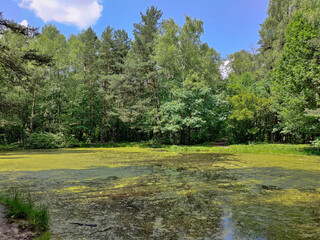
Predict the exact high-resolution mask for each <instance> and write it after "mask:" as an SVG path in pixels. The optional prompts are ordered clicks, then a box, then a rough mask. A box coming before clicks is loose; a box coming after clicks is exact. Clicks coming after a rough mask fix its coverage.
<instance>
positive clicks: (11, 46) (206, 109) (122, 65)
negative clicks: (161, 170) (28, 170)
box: [0, 0, 320, 148]
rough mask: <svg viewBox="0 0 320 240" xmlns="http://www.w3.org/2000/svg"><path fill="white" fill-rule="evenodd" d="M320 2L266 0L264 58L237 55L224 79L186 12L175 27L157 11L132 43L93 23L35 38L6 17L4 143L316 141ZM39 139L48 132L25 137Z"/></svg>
mask: <svg viewBox="0 0 320 240" xmlns="http://www.w3.org/2000/svg"><path fill="white" fill-rule="evenodd" d="M319 7H320V1H319V0H299V1H298V0H270V2H269V8H268V17H267V18H266V20H265V22H264V23H263V24H262V26H261V30H260V38H261V39H260V47H259V49H258V51H255V50H254V49H252V51H251V52H249V51H247V50H241V51H238V52H235V53H233V54H230V55H229V56H228V59H226V62H225V64H227V68H228V69H229V70H230V72H229V76H228V77H227V78H226V79H224V80H223V81H222V77H221V74H220V71H219V69H221V58H220V55H219V53H217V52H216V51H215V49H214V48H212V47H210V46H209V45H208V44H207V43H204V42H203V41H202V40H201V37H202V35H203V33H204V28H203V22H202V20H198V19H196V18H192V17H189V16H187V15H186V16H185V22H184V24H183V25H182V26H179V25H178V24H176V23H175V21H174V20H173V19H161V18H162V11H161V10H159V9H157V8H156V7H154V6H151V7H150V8H148V9H147V10H146V12H145V13H140V15H141V20H140V22H138V23H135V24H134V30H133V39H132V40H130V39H129V37H128V34H127V33H126V32H125V31H124V30H122V29H114V28H112V27H111V26H107V27H106V28H105V30H104V31H103V33H102V35H101V36H100V38H99V37H98V36H97V35H96V33H95V32H94V31H93V29H92V28H91V27H89V28H88V29H86V30H83V31H82V32H81V33H79V34H78V35H71V36H70V37H69V38H68V39H66V37H65V36H64V35H63V34H61V33H60V31H59V30H58V29H57V28H56V27H55V26H54V25H46V26H44V27H43V29H42V32H41V34H37V31H35V29H33V28H25V27H23V26H20V25H19V24H16V23H14V22H10V21H8V20H5V19H3V18H2V15H1V17H0V34H1V38H0V47H1V51H0V76H1V78H0V144H2V145H3V146H4V147H2V148H11V146H10V143H14V142H24V141H25V140H26V138H27V140H26V146H27V147H30V148H34V147H36V148H42V147H46V148H55V147H61V146H66V147H75V146H81V144H89V145H90V144H92V143H97V142H101V143H102V144H104V143H107V142H110V141H112V142H118V141H143V142H148V141H150V140H151V141H156V142H159V143H161V142H162V143H171V144H197V143H201V142H210V141H214V140H219V139H221V138H224V137H228V141H229V142H230V143H245V142H250V141H258V142H299V143H302V142H308V143H309V142H310V141H311V140H314V139H315V138H316V137H318V136H319V135H320V130H319V129H320V125H319V119H320V107H319V105H320V101H319V99H320V95H319V94H320V92H319V82H320V80H319V79H320V77H319V76H320V74H319V73H320V68H319V53H320V48H319V43H320V38H319V30H318V29H319V26H320V24H319V16H320V11H319V9H320V8H319ZM49 60H51V62H50V64H48V61H49ZM223 66H225V65H223ZM42 132H50V133H52V134H53V135H52V136H51V135H50V134H46V136H44V135H41V136H40V135H39V136H38V137H31V136H29V135H30V134H32V133H42ZM60 133H61V134H62V135H63V136H72V137H70V139H69V140H68V137H67V138H66V140H65V139H64V137H62V139H63V140H59V139H56V137H55V136H54V135H59V134H60ZM28 136H29V137H28ZM38 138H39V139H41V140H44V141H45V143H42V142H41V140H39V139H38ZM45 138H46V139H47V140H45ZM151 145H152V144H151Z"/></svg>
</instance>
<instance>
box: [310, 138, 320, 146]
mask: <svg viewBox="0 0 320 240" xmlns="http://www.w3.org/2000/svg"><path fill="white" fill-rule="evenodd" d="M311 145H312V146H313V147H316V148H320V138H316V139H315V140H314V141H312V142H311Z"/></svg>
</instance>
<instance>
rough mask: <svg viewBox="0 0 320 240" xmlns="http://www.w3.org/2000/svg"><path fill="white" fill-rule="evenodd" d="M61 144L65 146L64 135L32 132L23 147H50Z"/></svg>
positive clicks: (57, 146)
mask: <svg viewBox="0 0 320 240" xmlns="http://www.w3.org/2000/svg"><path fill="white" fill-rule="evenodd" d="M70 144H72V142H71V143H70ZM63 146H65V139H64V136H63V135H62V134H53V133H32V134H31V135H30V136H29V137H28V138H27V139H26V141H25V144H24V147H25V148H29V149H51V148H59V147H63Z"/></svg>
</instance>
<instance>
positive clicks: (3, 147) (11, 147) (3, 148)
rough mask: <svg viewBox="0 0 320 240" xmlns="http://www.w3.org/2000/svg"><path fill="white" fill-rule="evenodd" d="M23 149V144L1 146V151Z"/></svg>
mask: <svg viewBox="0 0 320 240" xmlns="http://www.w3.org/2000/svg"><path fill="white" fill-rule="evenodd" d="M22 147H23V144H22V143H10V144H5V145H0V151H1V150H2V151H9V150H17V149H21V148H22Z"/></svg>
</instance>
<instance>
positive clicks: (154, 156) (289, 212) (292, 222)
mask: <svg viewBox="0 0 320 240" xmlns="http://www.w3.org/2000/svg"><path fill="white" fill-rule="evenodd" d="M11 187H16V188H19V189H24V191H28V192H30V193H31V195H32V197H33V199H34V200H35V202H36V204H38V205H45V206H47V207H48V210H49V213H50V216H51V223H50V231H51V235H52V239H221V240H235V239H256V240H258V239H259V240H264V239H277V240H278V239H290V240H295V239H320V158H319V157H315V156H304V155H285V154H283V155H263V154H223V153H221V154H216V153H188V154H186V153H178V152H167V151H165V150H163V149H143V148H109V149H104V148H88V149H62V150H47V151H44V150H41V151H40V150H39V151H24V152H5V153H1V154H0V189H1V191H6V190H7V189H9V188H11ZM74 223H76V224H74ZM78 223H79V224H78ZM81 224H88V225H87V226H85V225H81Z"/></svg>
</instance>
